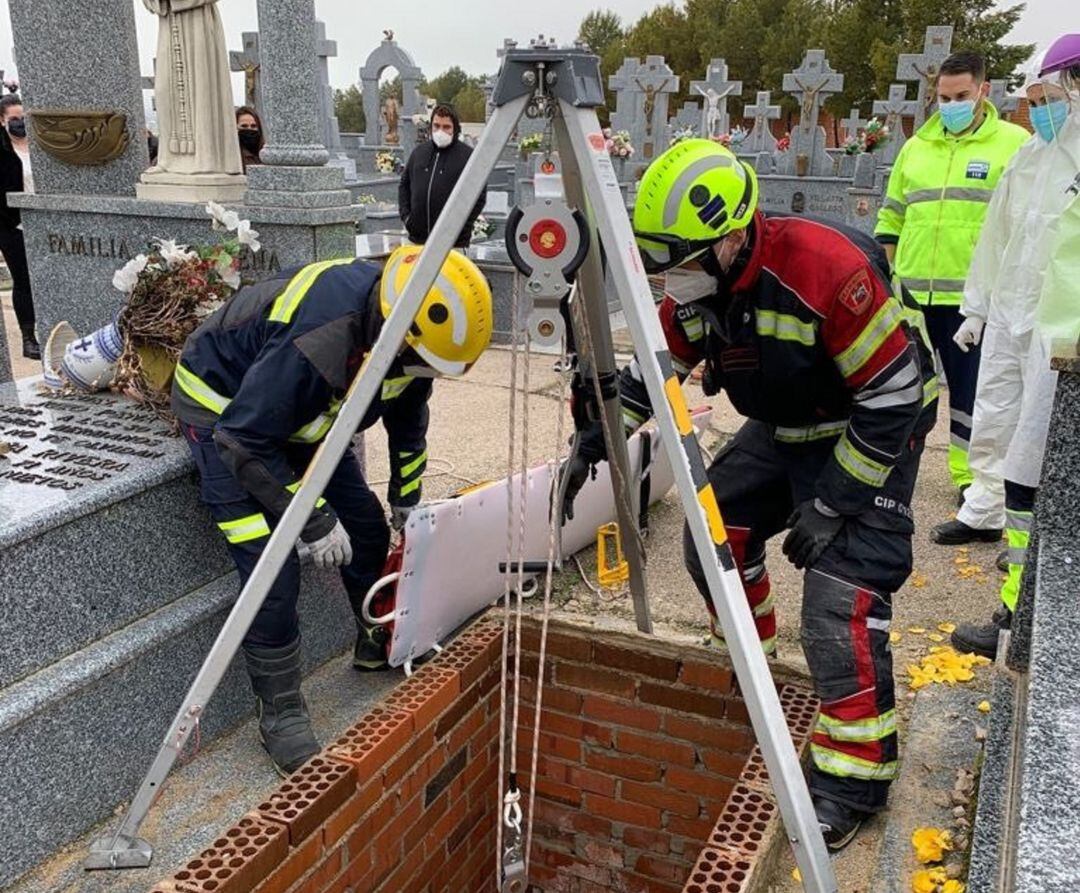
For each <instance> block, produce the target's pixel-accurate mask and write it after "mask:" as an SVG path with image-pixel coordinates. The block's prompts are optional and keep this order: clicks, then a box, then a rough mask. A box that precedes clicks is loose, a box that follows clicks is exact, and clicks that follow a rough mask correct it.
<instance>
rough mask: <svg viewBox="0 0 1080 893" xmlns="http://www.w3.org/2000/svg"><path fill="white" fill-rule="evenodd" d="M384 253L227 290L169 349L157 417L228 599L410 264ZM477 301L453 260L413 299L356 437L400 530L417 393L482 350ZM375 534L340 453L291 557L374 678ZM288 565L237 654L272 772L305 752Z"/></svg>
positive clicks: (379, 659)
mask: <svg viewBox="0 0 1080 893" xmlns="http://www.w3.org/2000/svg"><path fill="white" fill-rule="evenodd" d="M419 252H420V249H419V248H417V247H414V246H407V247H403V248H399V249H398V250H397V251H396V252H395V253H394V254H393V255H392V256H391V257H390V259H389V261H388V262H387V265H386V269H385V270H384V271H380V269H379V268H378V267H376V266H374V265H373V264H370V263H366V262H364V261H360V260H338V261H326V262H322V263H315V264H311V265H309V266H306V267H303V268H302V269H300V270H293V271H290V272H287V273H282V274H281V275H280V276H276V277H273V278H270V279H266V280H263V281H262V282H259V283H257V284H255V285H251V286H248V287H246V288H243V289H241V290H240V291H239V292H237V293H236V295H235V296H233V298H232V299H231V300H230V301H229V302H228V303H227V304H225V306H224V307H222V308H221V309H220V310H218V311H217V312H216V313H215V314H214V315H213V316H211V317H210V318H209V319H207V320H206V321H205V322H204V323H203V324H202V325H201V326H200V327H199V328H198V329H196V331H195V332H194V333H192V335H191V336H190V337H189V338H188V340H187V342H186V344H185V345H184V350H183V353H182V355H181V357H180V362H179V364H178V365H177V368H176V374H175V377H174V380H173V390H172V407H173V411H174V412H175V413H176V416H177V418H178V419H179V421H180V423H181V427H182V430H183V434H184V437H185V438H186V440H187V442H188V446H189V447H190V448H191V453H192V456H194V458H195V464H196V466H197V467H198V470H199V477H200V487H201V491H200V492H201V496H202V500H203V502H205V503H206V505H207V507H208V508H209V510H210V514H211V516H212V517H213V519H214V521H215V522H217V525H218V527H219V528H220V529H221V532H222V533H223V534H224V536H225V539H226V541H227V543H228V548H229V552H230V553H231V555H232V557H233V560H234V561H235V562H236V567H237V570H238V571H239V573H240V581H241V584H243V582H245V581H246V580H247V578H248V576H249V575H250V574H251V572H252V570H253V569H254V567H255V564H256V562H257V561H258V560H259V556H260V555H261V554H262V550H263V547H264V546H265V544H266V542H267V540H268V539H269V537H270V533H271V531H272V530H273V528H274V526H275V524H276V522H277V519H278V518H280V516H281V514H282V513H283V512H284V511H285V508H286V507H287V506H288V504H289V500H290V499H291V498H292V494H293V493H295V492H296V490H297V489H298V488H299V485H300V479H301V478H302V476H303V474H304V471H305V469H306V468H307V466H308V463H309V462H310V461H311V458H312V456H313V455H314V453H315V450H316V449H317V446H318V444H319V442H320V441H321V440H322V439H323V438H324V437H325V436H326V433H327V432H328V431H329V430H330V426H331V425H332V424H333V421H334V418H335V416H336V414H337V411H338V408H339V406H340V402H341V399H342V398H343V396H344V394H345V392H346V390H347V389H348V387H349V385H350V384H351V382H352V380H353V378H354V377H355V376H356V373H357V371H358V370H359V368H360V365H361V363H362V362H363V360H364V357H365V356H366V354H367V353H368V351H369V350H370V349H371V347H372V345H374V343H375V340H376V338H377V337H378V335H379V331H380V329H381V327H382V324H383V320H384V319H385V318H386V316H388V315H389V313H390V310H391V309H392V308H393V305H394V303H395V301H396V300H397V297H398V296H399V295H400V294H401V291H402V289H403V288H404V285H405V283H406V281H407V280H408V276H409V274H410V273H411V270H412V268H413V263H414V262H415V260H416V258H417V257H418V256H419ZM491 326H492V308H491V291H490V288H489V286H488V283H487V281H486V280H485V279H484V276H483V274H482V273H481V272H480V270H479V269H478V268H477V267H476V265H475V264H473V263H472V261H470V260H468V259H467V258H466V257H465V256H464V255H462V254H460V253H458V252H452V253H451V255H450V256H449V257H448V259H447V262H446V264H445V265H444V266H443V269H442V271H441V273H440V275H439V278H438V280H437V281H436V284H435V286H434V287H433V288H432V290H431V291H430V292H429V293H428V295H427V296H426V297H425V300H424V304H423V306H422V308H421V310H420V312H419V314H418V315H417V317H416V320H415V322H414V323H413V325H412V327H411V329H410V333H409V335H408V338H407V344H406V346H405V347H404V348H403V350H402V352H401V353H400V354H399V356H398V357H397V359H396V360H395V362H394V365H393V366H392V367H391V371H390V373H389V374H388V375H387V377H386V378H385V379H384V380H383V384H382V392H381V395H380V397H379V398H377V399H376V400H375V401H373V403H372V405H371V407H370V409H369V410H368V413H367V416H366V417H365V418H364V420H363V423H362V425H361V428H368V427H370V426H371V425H374V424H375V422H376V421H378V420H379V419H380V418H381V419H382V422H383V426H384V427H385V429H386V432H387V437H388V441H389V453H390V468H391V472H390V485H389V490H388V494H387V495H388V498H389V503H390V508H391V516H392V521H393V523H394V524H395V525H396V526H398V527H400V526H401V525H402V524H403V523H404V520H405V517H406V516H407V515H408V512H409V510H410V509H411V508H412V507H413V506H415V505H416V504H417V503H418V502H419V501H420V494H421V485H420V480H421V476H422V475H423V472H424V468H425V464H426V460H427V444H426V435H427V426H428V407H427V401H428V398H429V397H430V395H431V379H432V378H433V377H435V376H438V375H461V374H463V373H464V372H465V371H467V370H468V368H469V367H470V366H471V365H472V364H473V363H474V362H475V361H476V359H477V358H478V357H479V356H480V354H481V353H482V352H483V350H484V348H486V347H487V345H488V343H489V342H490V339H491ZM389 540H390V533H389V529H388V527H387V523H386V517H385V514H384V512H383V508H382V506H381V505H380V503H379V500H378V498H377V497H376V496H375V494H374V493H372V492H371V490H370V489H369V488H368V485H367V483H366V482H365V481H364V477H363V475H362V474H361V471H360V466H359V463H358V462H357V459H356V456H355V455H354V454H353V452H352V451H351V450H350V451H349V452H348V453H346V455H345V457H344V458H343V459H342V460H341V462H340V464H339V465H338V467H337V469H336V470H335V471H334V474H333V477H332V478H331V479H330V483H329V485H328V486H327V488H326V490H325V492H324V493H323V494H322V498H320V500H319V502H318V503H317V506H316V508H315V510H314V511H313V512H312V515H311V517H310V518H309V519H308V522H307V524H306V526H305V527H304V531H303V533H302V535H301V537H300V542H299V543H298V544H297V545H298V549H299V550H300V551H302V552H306V553H308V554H310V556H311V560H312V561H313V563H314V564H315V565H316V566H319V567H323V568H329V567H335V566H336V567H338V568H340V571H341V577H342V580H343V581H344V584H345V590H346V592H347V593H348V595H349V599H350V602H351V603H352V606H353V609H354V611H355V613H356V617H357V627H358V636H357V642H356V649H355V658H354V663H355V665H356V666H357V667H358V668H360V669H381V668H383V667H385V666H386V651H385V645H386V631H385V629H384V628H382V627H372V626H371V625H369V624H366V623H364V622H363V621H362V618H361V614H360V606H361V603H362V601H363V598H364V596H365V594H366V593H367V591H368V589H369V588H370V587H371V585H372V584H373V583H374V582H375V580H376V579H377V578H378V577H379V574H380V572H381V570H382V567H383V564H384V562H385V560H386V555H387V549H388V546H389ZM299 588H300V558H299V556H298V554H297V553H296V552H294V553H293V554H292V555H291V556H290V558H289V560H288V561H287V562H286V564H285V566H284V567H283V568H282V570H281V573H280V574H279V576H278V578H277V581H276V582H275V583H274V585H273V587H272V588H271V590H270V592H269V593H268V594H267V597H266V600H265V601H264V602H263V605H262V607H261V609H260V610H259V613H258V614H257V616H256V617H255V620H254V621H253V622H252V624H251V627H250V629H249V630H248V632H247V636H246V638H245V639H244V643H243V650H244V655H245V657H246V661H247V668H248V672H249V674H250V676H251V681H252V687H253V689H254V691H255V696H256V699H257V703H258V712H259V718H260V737H261V738H262V741H263V744H264V746H265V747H266V749H267V751H268V752H269V754H270V757H271V759H272V760H273V761H274V765H275V766H276V767H277V769H278V770H279V771H280V772H282V773H287V772H291V771H293V770H295V769H296V768H297V767H299V766H300V765H301V764H303V763H304V761H305V760H307V758H308V757H310V756H311V755H312V754H314V753H316V752H317V751H318V749H319V745H318V743H317V741H316V740H315V736H314V734H313V732H312V729H311V721H310V719H309V717H308V713H307V708H306V705H305V704H304V700H303V697H302V696H301V694H300V662H301V652H300V628H299V621H298V616H297V611H296V602H297V597H298V595H299Z"/></svg>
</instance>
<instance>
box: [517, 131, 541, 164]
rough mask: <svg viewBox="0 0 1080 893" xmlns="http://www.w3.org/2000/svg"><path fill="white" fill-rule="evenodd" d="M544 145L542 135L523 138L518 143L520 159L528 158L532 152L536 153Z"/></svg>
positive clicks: (534, 134) (533, 134)
mask: <svg viewBox="0 0 1080 893" xmlns="http://www.w3.org/2000/svg"><path fill="white" fill-rule="evenodd" d="M543 144H544V135H543V134H542V133H530V134H529V135H528V136H523V137H522V138H521V140H520V141H519V142H518V152H519V153H520V154H521V157H522V158H528V157H529V155H530V154H531V153H533V152H536V151H538V150H539V149H540V147H541V146H542V145H543Z"/></svg>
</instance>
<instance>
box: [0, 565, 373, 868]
mask: <svg viewBox="0 0 1080 893" xmlns="http://www.w3.org/2000/svg"><path fill="white" fill-rule="evenodd" d="M237 591H238V583H237V580H236V577H235V576H234V575H227V576H224V577H220V578H218V579H216V580H214V581H213V582H212V583H210V584H208V585H206V586H203V587H201V588H199V589H198V590H196V591H194V592H192V593H190V594H188V595H185V596H183V597H181V598H177V599H175V600H173V601H171V602H170V603H168V604H167V605H165V606H163V607H160V608H158V609H157V610H156V611H154V612H153V613H150V614H148V615H146V616H144V617H140V618H139V619H138V620H136V621H135V622H133V623H131V624H129V625H127V626H125V627H123V628H122V629H119V630H117V631H115V632H113V633H110V634H109V635H106V636H104V637H103V638H101V639H100V640H98V641H95V642H93V643H91V644H90V645H88V646H86V647H84V648H82V649H80V650H79V651H77V652H75V653H73V654H69V655H67V656H65V657H63V658H62V659H60V660H58V661H55V662H53V663H51V664H50V665H49V666H47V667H45V668H43V669H41V670H39V671H38V672H36V673H34V674H33V675H31V676H28V677H26V678H24V679H22V680H20V681H19V682H17V683H15V684H13V685H9V686H7V687H6V688H4V689H3V690H0V753H2V754H3V755H4V759H3V761H2V763H0V790H3V792H4V796H3V797H2V798H0V827H3V828H5V829H7V832H6V842H7V845H6V846H5V847H3V849H2V851H0V887H3V886H4V885H6V884H8V883H10V882H11V881H13V880H14V879H15V878H17V877H18V876H19V875H20V874H22V873H24V872H25V871H27V870H28V869H30V868H31V867H33V866H34V865H35V864H37V863H39V862H41V861H42V860H43V859H46V858H48V857H49V856H50V855H51V854H52V853H54V852H56V850H57V849H58V848H59V847H61V846H63V845H64V844H66V843H68V842H69V841H72V840H74V839H76V838H77V837H79V835H81V834H82V833H84V832H85V831H86V830H87V829H88V828H90V827H92V826H93V825H94V824H96V823H98V822H100V821H102V820H103V819H104V818H106V817H107V816H109V815H110V814H111V813H112V811H113V809H114V808H115V807H116V806H117V804H119V803H121V802H122V801H126V800H127V799H129V798H130V797H131V796H132V795H133V794H134V792H135V788H136V786H137V785H138V783H139V782H140V781H141V780H142V777H143V775H144V774H145V772H146V770H147V768H148V767H149V765H150V761H151V759H152V758H153V756H154V754H155V753H156V752H157V748H158V747H159V745H160V743H161V740H162V737H163V736H164V734H165V732H166V730H167V729H168V727H169V724H170V723H171V721H172V718H173V716H174V714H175V712H176V710H177V709H178V707H179V706H180V702H181V700H182V699H183V696H184V694H185V693H186V691H187V689H188V686H189V685H190V684H191V682H192V680H193V679H194V677H195V674H196V673H197V671H198V669H199V667H200V666H201V665H202V661H203V659H204V658H205V656H206V654H207V652H208V651H209V649H210V647H211V645H212V643H213V641H214V639H215V637H216V636H217V633H218V631H219V630H220V628H221V625H222V622H223V621H224V619H225V617H226V615H227V613H228V611H229V609H230V608H231V605H232V602H233V600H234V599H235V596H236V593H237ZM301 591H302V595H301V599H300V617H301V628H302V631H303V636H304V652H305V666H306V669H308V670H310V669H311V668H314V667H316V666H318V665H319V664H321V663H323V662H325V661H326V660H327V659H329V658H330V657H332V656H334V655H338V654H341V653H342V652H343V651H345V650H346V649H348V648H350V647H351V645H352V643H353V641H354V638H355V621H354V619H353V614H352V610H351V608H350V607H349V604H348V600H347V598H346V596H345V592H344V589H343V588H342V586H341V583H340V579H339V578H338V576H337V574H336V573H326V572H313V571H311V570H310V569H309V570H308V571H307V572H305V574H304V580H303V585H302V590H301ZM39 638H41V637H39ZM253 709H254V701H253V698H252V695H251V690H250V687H249V684H248V681H247V678H246V673H245V672H244V670H243V667H242V657H241V656H239V655H238V657H237V658H236V659H234V661H233V664H232V666H231V667H230V669H229V671H228V673H227V674H226V676H225V679H224V680H223V682H222V684H221V687H220V688H219V689H218V691H217V693H216V694H215V696H214V698H213V699H212V701H211V703H210V704H209V705H208V707H207V709H206V712H205V716H204V719H203V721H202V727H201V730H200V737H201V742H202V743H203V744H205V743H207V742H208V741H210V740H212V739H214V738H215V737H217V736H218V735H220V734H222V733H223V732H224V731H227V730H228V729H231V728H233V727H235V726H236V725H237V723H239V722H241V721H243V720H244V719H246V718H247V717H249V716H251V715H252V714H253Z"/></svg>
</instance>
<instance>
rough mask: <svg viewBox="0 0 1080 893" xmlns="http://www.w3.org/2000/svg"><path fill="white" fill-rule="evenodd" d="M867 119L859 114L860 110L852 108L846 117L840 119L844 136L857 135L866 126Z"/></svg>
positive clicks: (847, 137) (848, 137) (849, 137)
mask: <svg viewBox="0 0 1080 893" xmlns="http://www.w3.org/2000/svg"><path fill="white" fill-rule="evenodd" d="M866 124H867V122H866V120H865V119H863V118H862V117H860V116H859V110H858V109H857V108H854V109H852V110H851V111H850V112H849V113H848V116H847V117H846V118H843V119H842V120H841V121H840V127H841V128H843V131H844V137H845V138H846V139H851V138H852V137H857V136H858V135H859V131H860V130H862V129H863V128H864V127H866Z"/></svg>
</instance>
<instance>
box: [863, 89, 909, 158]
mask: <svg viewBox="0 0 1080 893" xmlns="http://www.w3.org/2000/svg"><path fill="white" fill-rule="evenodd" d="M919 107H920V105H919V102H918V100H916V99H908V98H907V86H906V85H905V84H892V85H891V86H890V87H889V98H888V99H887V100H882V99H875V100H874V109H873V112H874V114H875V115H884V116H885V120H884V124H885V126H886V127H888V128H889V141H888V142H887V143H886V144H885V146H884V148H882V149H881V150H880V151H878V152H875V153H874V154H875V155H877V156H878V160H879V162H880V163H881V164H892V163H893V162H894V161H896V156H897V155H898V154H899V152H900V149H901V148H902V147H903V145H904V143H905V142H906V141H907V137H906V136H904V117H905V116H907V115H911V116H914V115H915V114H917V113H918V111H919Z"/></svg>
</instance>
